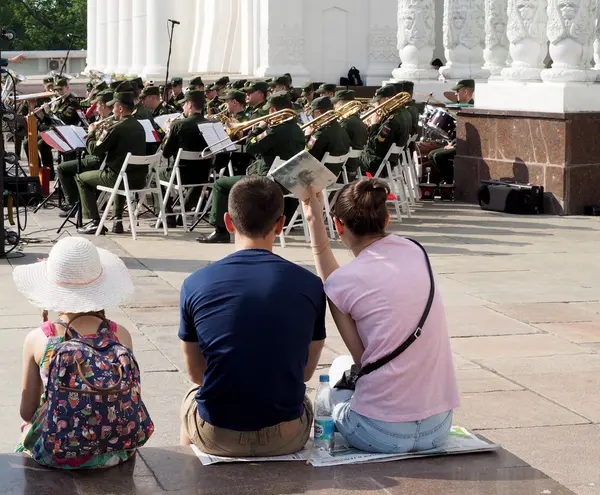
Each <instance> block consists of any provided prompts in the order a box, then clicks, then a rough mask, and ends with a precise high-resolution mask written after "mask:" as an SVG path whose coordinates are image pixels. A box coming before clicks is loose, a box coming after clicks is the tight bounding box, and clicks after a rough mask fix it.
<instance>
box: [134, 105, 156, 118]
mask: <svg viewBox="0 0 600 495" xmlns="http://www.w3.org/2000/svg"><path fill="white" fill-rule="evenodd" d="M131 115H132V116H133V117H134V118H135V119H137V120H154V118H153V117H152V110H150V109H149V108H146V107H145V106H144V104H143V103H142V102H141V101H140V102H138V103H137V104H136V105H135V108H134V109H133V112H132V113H131Z"/></svg>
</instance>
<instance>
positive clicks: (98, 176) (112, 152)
mask: <svg viewBox="0 0 600 495" xmlns="http://www.w3.org/2000/svg"><path fill="white" fill-rule="evenodd" d="M115 98H118V99H120V100H117V101H121V100H123V99H124V98H125V97H124V96H123V94H122V93H121V94H119V95H116V96H115ZM130 98H131V96H130ZM129 101H131V103H133V100H132V99H131V100H129ZM128 153H131V154H133V155H142V156H143V155H145V153H146V133H145V131H144V128H143V127H142V125H141V124H140V123H139V122H138V121H137V120H136V119H135V118H133V117H132V116H130V115H128V116H126V117H124V118H123V119H122V120H120V121H119V122H118V123H117V124H115V125H114V126H113V127H112V128H111V129H110V130H107V131H104V132H103V134H102V136H101V137H100V139H99V140H98V141H97V142H96V144H95V146H94V149H93V154H94V156H96V157H98V159H99V160H104V159H105V158H106V167H105V168H104V170H91V171H88V172H83V173H81V174H79V175H78V176H77V177H76V179H75V180H76V181H77V187H78V189H79V197H80V198H81V208H82V212H83V217H84V218H87V219H90V220H99V219H100V214H99V213H98V206H97V205H96V186H100V185H102V186H107V187H112V186H114V184H115V183H116V181H117V178H118V176H119V172H120V170H121V167H122V166H123V161H124V160H125V157H126V156H127V154H128ZM147 174H148V170H147V167H143V166H132V167H131V168H130V170H128V172H127V178H128V182H129V186H130V187H131V188H132V189H136V188H141V187H144V186H145V184H146V176H147ZM124 201H125V200H124V198H123V197H122V196H117V199H116V200H115V205H114V215H115V217H116V218H121V216H122V214H123V207H124Z"/></svg>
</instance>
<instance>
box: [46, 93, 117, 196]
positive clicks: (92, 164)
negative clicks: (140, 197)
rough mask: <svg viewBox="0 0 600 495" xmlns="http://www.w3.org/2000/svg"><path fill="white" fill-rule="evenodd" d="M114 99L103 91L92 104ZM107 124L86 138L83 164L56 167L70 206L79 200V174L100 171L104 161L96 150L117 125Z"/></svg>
mask: <svg viewBox="0 0 600 495" xmlns="http://www.w3.org/2000/svg"><path fill="white" fill-rule="evenodd" d="M112 99H113V92H112V91H103V92H101V93H100V95H98V98H94V99H92V100H91V103H92V104H94V103H98V102H99V101H103V102H104V103H109V102H110V101H111V100H112ZM105 122H106V124H104V123H102V124H100V127H97V128H96V129H95V130H94V132H92V133H88V135H87V136H86V156H85V157H84V158H82V159H81V163H80V162H79V160H68V161H66V162H63V163H61V164H59V165H58V166H57V167H56V175H57V177H58V179H59V180H60V183H61V185H62V190H63V193H64V195H65V199H66V201H67V204H69V205H72V204H74V203H75V202H76V201H77V200H78V199H79V190H78V189H77V182H76V180H75V177H76V176H77V174H78V173H83V172H86V171H89V170H98V169H99V168H100V165H102V160H100V158H98V157H97V156H95V155H94V150H95V149H96V145H97V143H98V141H99V140H100V138H101V136H102V134H103V133H104V131H105V130H106V131H109V130H110V129H111V128H112V126H113V125H115V124H116V123H117V122H116V121H115V120H112V119H109V120H106V121H105Z"/></svg>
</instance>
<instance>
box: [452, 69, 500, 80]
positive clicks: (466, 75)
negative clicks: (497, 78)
mask: <svg viewBox="0 0 600 495" xmlns="http://www.w3.org/2000/svg"><path fill="white" fill-rule="evenodd" d="M440 75H441V77H442V78H443V79H446V80H447V79H487V78H488V77H489V76H490V72H489V71H488V70H484V69H482V68H481V67H477V66H474V67H464V66H462V67H461V66H444V67H440Z"/></svg>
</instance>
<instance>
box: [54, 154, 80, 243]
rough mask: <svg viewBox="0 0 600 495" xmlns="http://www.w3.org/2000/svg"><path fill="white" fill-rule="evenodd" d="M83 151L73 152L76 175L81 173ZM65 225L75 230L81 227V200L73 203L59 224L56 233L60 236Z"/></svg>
mask: <svg viewBox="0 0 600 495" xmlns="http://www.w3.org/2000/svg"><path fill="white" fill-rule="evenodd" d="M84 149H85V148H77V149H76V150H74V151H76V152H77V175H79V174H80V173H81V155H82V154H83V151H84ZM73 214H75V222H73V220H71V217H72V216H73ZM67 223H70V224H71V225H72V226H73V227H75V228H76V229H79V228H81V227H83V219H82V213H81V199H78V200H77V201H75V203H73V207H72V208H71V209H70V210H69V211H68V212H67V217H66V218H65V220H64V221H63V223H61V224H60V227H58V230H57V231H56V233H57V234H60V232H61V230H62V229H64V228H65V226H66V225H67Z"/></svg>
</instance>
